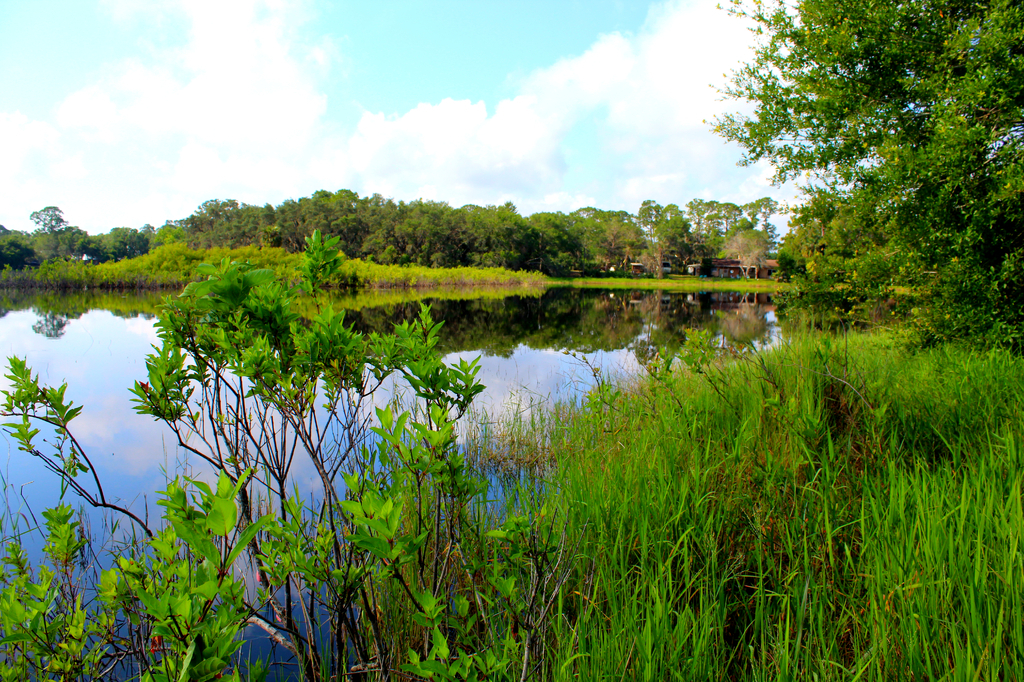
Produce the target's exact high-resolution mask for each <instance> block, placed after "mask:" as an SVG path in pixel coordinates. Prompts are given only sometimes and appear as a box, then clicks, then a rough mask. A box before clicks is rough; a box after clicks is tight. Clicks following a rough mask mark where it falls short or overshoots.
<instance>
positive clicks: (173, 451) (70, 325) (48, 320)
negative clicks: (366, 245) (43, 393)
mask: <svg viewBox="0 0 1024 682" xmlns="http://www.w3.org/2000/svg"><path fill="white" fill-rule="evenodd" d="M412 298H413V296H405V297H403V296H401V295H388V296H386V297H382V296H381V295H380V294H368V295H363V296H350V297H346V298H343V299H339V300H338V301H337V302H336V305H337V306H338V307H343V308H346V309H347V314H346V315H347V316H346V320H347V321H348V322H349V323H351V324H352V325H354V326H355V328H356V329H358V330H361V331H365V332H370V331H378V332H387V331H390V329H391V326H392V325H393V324H395V323H398V322H401V321H402V320H405V319H410V318H412V317H414V316H415V315H416V314H417V313H418V312H419V306H420V302H419V301H414V300H412ZM160 301H161V297H160V296H157V295H137V296H125V295H120V294H118V295H105V294H92V295H75V296H53V295H37V296H28V295H24V294H13V293H7V294H6V295H5V296H2V297H0V355H2V358H0V361H2V362H3V364H4V368H5V371H4V372H3V374H6V373H7V371H6V366H7V361H6V358H8V357H10V356H12V355H16V356H19V357H22V358H27V360H28V363H29V366H30V367H31V368H32V369H33V371H34V372H35V373H38V375H39V376H40V379H41V381H42V382H43V383H44V384H47V385H59V384H60V383H62V382H65V381H66V382H67V384H68V389H67V397H68V398H70V400H71V401H73V402H74V403H75V404H76V405H82V406H84V409H83V411H82V414H81V415H80V416H79V417H78V418H77V419H76V420H75V422H74V426H75V433H76V436H77V437H78V438H79V440H80V441H81V442H82V444H83V446H84V447H85V448H86V449H87V452H88V454H89V455H90V457H91V458H92V461H93V462H94V464H95V465H96V469H97V474H98V475H99V477H100V479H101V480H102V481H104V482H105V485H106V493H107V495H108V497H114V498H118V499H120V500H122V501H125V502H130V503H131V505H132V506H133V507H136V508H141V507H143V506H144V505H147V504H148V506H149V509H150V510H151V511H152V510H153V509H154V507H153V501H154V500H153V494H154V491H156V490H160V489H162V488H164V486H165V483H166V480H167V477H168V476H170V477H173V476H174V475H175V474H176V473H178V472H180V471H182V470H183V467H185V466H187V465H188V463H187V462H185V461H184V460H183V457H182V455H181V453H179V452H178V450H177V448H176V446H175V442H174V439H173V436H172V435H171V433H170V432H169V430H168V429H167V428H166V427H164V426H163V425H162V424H160V423H157V422H155V421H153V420H152V419H151V418H149V417H145V416H141V415H138V414H136V413H135V412H134V410H133V409H132V403H131V401H130V395H129V393H128V387H130V386H132V385H134V383H135V381H137V380H145V379H146V365H145V358H146V355H147V354H148V353H150V352H151V351H152V345H153V344H158V343H159V339H158V338H157V334H156V329H155V322H156V315H157V313H158V309H159V305H160ZM425 302H426V303H429V304H430V305H431V306H432V312H433V315H434V317H435V319H437V320H443V321H444V327H443V329H442V332H441V338H442V341H441V352H442V353H444V354H445V355H446V359H447V360H448V361H454V360H457V359H458V358H465V359H467V360H469V359H472V358H475V357H478V356H479V357H480V358H481V362H480V365H481V370H480V374H479V379H480V380H481V381H482V383H483V384H484V385H485V386H486V390H485V392H484V393H483V394H482V395H481V396H480V397H479V398H478V399H477V401H476V403H475V407H476V408H477V410H478V411H479V410H482V411H485V412H486V413H487V414H488V417H489V418H491V419H494V418H500V417H501V416H502V414H504V413H506V412H507V411H508V410H513V409H515V410H522V409H538V406H543V404H544V403H546V402H549V401H553V400H567V399H573V398H574V397H576V396H578V395H579V394H580V393H581V392H584V391H586V390H588V389H589V388H590V387H591V385H592V381H593V377H592V373H591V372H590V370H589V369H587V368H586V367H585V366H584V365H583V364H582V363H581V362H580V361H579V360H577V359H574V358H573V357H572V356H570V355H567V354H566V352H567V351H570V352H575V353H576V354H577V355H579V356H582V357H584V358H586V359H587V362H588V363H589V364H591V365H593V366H596V367H600V368H602V370H603V371H604V372H605V373H606V374H609V375H615V374H620V375H628V374H630V373H632V372H636V371H637V370H638V369H639V367H640V363H642V362H644V361H646V360H648V359H650V358H651V357H652V356H653V354H654V353H656V352H658V350H659V349H669V350H672V349H674V348H675V347H678V345H679V344H680V343H681V341H682V339H683V338H684V337H685V334H686V332H687V331H688V330H692V329H695V328H706V329H711V330H713V331H714V333H716V334H717V335H719V337H720V338H721V340H722V341H723V342H729V343H742V344H753V345H755V346H763V345H766V344H770V343H771V342H772V341H773V340H774V339H775V338H776V337H777V335H778V325H777V323H776V319H775V313H774V311H775V307H774V304H773V302H772V298H771V296H770V295H768V294H756V295H755V294H742V293H729V292H716V293H673V292H662V291H650V290H648V291H645V290H634V291H630V290H593V289H572V288H552V289H547V290H543V291H542V290H538V291H537V292H536V293H535V294H533V295H516V296H503V295H502V294H501V292H494V291H486V292H480V291H476V292H473V291H469V292H451V291H438V292H436V296H435V297H433V298H427V299H425ZM9 384H10V381H9V380H8V379H6V378H4V379H0V388H3V389H6V388H7V387H8V386H9ZM3 439H4V440H3V441H2V442H0V475H2V478H3V481H2V482H0V483H2V486H3V489H4V491H5V495H4V498H2V499H0V504H6V505H8V509H7V511H8V513H15V514H18V513H23V514H26V515H28V514H29V511H30V510H31V511H34V512H35V513H36V514H38V512H39V511H40V510H42V509H44V508H46V507H47V506H49V505H52V504H54V503H55V502H56V501H57V497H58V495H59V485H58V481H57V480H56V478H55V477H54V476H53V474H50V473H48V472H47V471H45V470H44V469H43V467H42V466H41V464H40V463H39V462H38V461H37V460H35V459H34V458H32V457H31V456H30V455H28V454H26V453H23V452H20V451H19V450H18V449H17V447H16V446H15V445H14V444H13V442H12V441H11V440H10V439H9V438H8V437H7V436H6V434H4V436H3ZM71 502H72V504H76V505H77V504H78V502H77V500H72V501H71Z"/></svg>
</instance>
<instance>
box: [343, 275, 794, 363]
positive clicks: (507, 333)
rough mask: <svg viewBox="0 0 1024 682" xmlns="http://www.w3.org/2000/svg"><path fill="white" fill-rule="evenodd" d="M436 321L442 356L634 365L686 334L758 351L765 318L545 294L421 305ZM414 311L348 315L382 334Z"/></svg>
mask: <svg viewBox="0 0 1024 682" xmlns="http://www.w3.org/2000/svg"><path fill="white" fill-rule="evenodd" d="M428 302H429V303H431V305H432V310H433V315H434V317H435V319H439V320H444V323H445V324H444V329H443V333H442V335H441V336H442V342H441V343H442V345H443V348H442V350H443V351H445V352H453V351H460V350H481V351H484V352H486V353H488V354H490V355H496V356H501V357H509V356H511V354H512V353H513V352H514V351H515V349H516V348H517V347H519V346H520V345H524V346H527V347H529V348H533V349H537V350H548V349H554V350H562V349H572V350H576V351H580V352H584V353H593V352H597V351H614V350H622V349H627V348H628V349H631V350H633V351H634V352H635V353H636V354H637V357H638V359H641V360H646V359H650V357H653V354H654V353H655V352H658V351H659V350H667V351H669V352H674V351H675V350H677V349H678V348H679V345H680V344H681V343H682V342H683V340H684V339H685V337H686V332H687V331H688V330H691V329H711V330H712V331H713V332H714V333H715V334H718V335H721V336H722V337H723V338H724V339H725V340H726V341H727V342H729V343H731V344H750V343H765V342H767V341H768V340H769V339H770V335H771V331H772V325H771V324H770V323H769V319H768V313H769V312H771V311H773V310H774V309H775V308H774V305H772V302H771V298H770V296H769V295H766V294H756V295H755V294H747V295H743V294H733V293H728V292H715V293H704V294H681V293H666V292H657V291H633V292H630V291H595V290H585V289H567V288H560V289H551V290H549V291H547V292H545V293H544V295H543V296H541V297H539V298H537V297H530V298H522V297H515V296H512V297H508V298H505V299H500V300H475V301H428ZM418 310H419V303H410V304H401V305H394V306H387V307H381V308H372V309H363V310H360V311H350V312H349V313H348V319H349V320H350V321H352V322H353V323H354V324H355V326H356V328H357V329H360V330H361V331H364V332H370V331H377V332H384V331H387V330H389V329H390V328H391V325H392V324H395V323H397V322H400V321H401V320H403V319H409V318H410V317H411V316H413V315H415V314H416V313H417V312H418Z"/></svg>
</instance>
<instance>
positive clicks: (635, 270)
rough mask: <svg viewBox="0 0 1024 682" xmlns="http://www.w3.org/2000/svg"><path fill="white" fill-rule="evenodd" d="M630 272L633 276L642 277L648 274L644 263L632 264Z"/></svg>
mask: <svg viewBox="0 0 1024 682" xmlns="http://www.w3.org/2000/svg"><path fill="white" fill-rule="evenodd" d="M629 272H630V274H632V275H642V274H644V273H645V272H647V268H645V267H644V264H643V263H630V264H629Z"/></svg>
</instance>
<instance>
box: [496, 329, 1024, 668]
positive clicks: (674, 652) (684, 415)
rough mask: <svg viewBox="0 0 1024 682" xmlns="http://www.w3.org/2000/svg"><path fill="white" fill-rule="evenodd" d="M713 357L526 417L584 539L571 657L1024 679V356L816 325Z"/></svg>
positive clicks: (572, 598) (561, 502)
mask: <svg viewBox="0 0 1024 682" xmlns="http://www.w3.org/2000/svg"><path fill="white" fill-rule="evenodd" d="M705 369H706V372H705V373H704V374H700V375H698V374H693V373H683V372H677V373H673V374H670V375H666V376H665V377H663V378H662V379H659V380H652V379H641V380H638V381H637V382H636V383H634V384H632V385H629V386H621V387H618V388H619V390H618V391H617V392H616V391H608V390H603V391H601V392H600V393H598V392H595V393H594V394H592V395H591V396H589V397H588V399H587V400H584V401H582V402H581V403H579V404H577V405H570V406H566V405H563V406H560V407H559V408H558V412H557V414H556V415H554V416H549V417H547V418H545V417H544V416H536V415H534V416H533V417H532V422H531V423H529V424H520V425H519V426H514V425H508V426H506V428H505V431H504V432H506V433H513V434H515V439H516V441H515V443H516V444H515V447H516V448H518V451H519V452H520V453H521V454H520V456H521V457H522V458H524V459H530V458H531V457H533V459H534V460H536V458H538V457H548V458H550V459H551V460H552V462H553V463H555V464H556V465H557V467H556V470H557V474H556V475H555V477H554V479H553V480H552V481H551V482H550V483H549V485H548V487H547V491H548V495H549V496H550V500H549V504H552V505H557V506H558V507H559V508H562V509H566V510H568V513H569V514H570V516H571V520H570V525H569V529H568V531H567V532H568V534H569V535H570V536H572V537H578V538H580V541H579V542H580V545H579V550H578V552H579V557H578V561H577V568H576V571H575V573H574V575H573V577H572V579H571V580H570V581H569V582H568V583H567V584H566V586H565V588H564V589H563V591H562V594H561V596H560V602H559V606H560V612H559V615H558V618H557V619H556V620H557V624H556V627H555V628H554V630H553V632H552V635H551V642H550V644H549V651H550V652H551V653H550V670H551V673H552V675H551V676H552V677H553V678H555V679H565V680H569V679H580V680H599V679H600V680H605V679H607V680H622V679H631V680H671V679H723V680H796V679H800V680H812V679H817V680H851V679H862V680H892V679H915V680H925V679H928V680H938V679H949V680H960V679H963V680H968V679H970V680H975V679H1005V680H1010V679H1024V554H1022V550H1024V547H1022V542H1021V540H1022V533H1024V511H1022V490H1024V488H1022V486H1024V467H1022V464H1024V457H1022V450H1021V441H1022V437H1024V417H1022V415H1024V360H1022V359H1021V358H1017V357H1012V356H1010V355H1006V354H1002V353H990V354H987V355H973V354H970V353H968V352H966V351H961V350H958V349H955V348H943V349H937V350H932V351H927V352H919V353H910V352H907V351H903V350H900V349H899V348H897V347H895V346H894V345H892V344H891V343H890V342H889V341H888V340H887V338H886V337H884V336H851V337H850V338H849V339H834V338H826V337H813V338H802V339H798V340H795V341H793V342H791V343H789V344H786V345H784V346H782V347H780V348H778V349H776V350H773V351H771V352H768V353H765V354H763V355H761V356H759V357H746V358H742V359H739V360H735V359H734V360H732V361H730V362H729V363H728V364H725V365H720V366H711V367H706V368H705ZM490 435H491V436H492V442H491V443H490V447H492V448H494V449H495V450H497V451H499V452H501V453H506V454H507V453H508V452H509V451H510V449H509V444H508V443H507V442H505V443H502V442H501V439H500V438H498V437H497V436H496V435H495V432H494V431H493V430H492V431H491V433H490ZM499 435H500V434H499ZM524 439H526V440H527V441H528V443H527V445H526V446H524V444H523V442H524ZM531 444H532V445H531Z"/></svg>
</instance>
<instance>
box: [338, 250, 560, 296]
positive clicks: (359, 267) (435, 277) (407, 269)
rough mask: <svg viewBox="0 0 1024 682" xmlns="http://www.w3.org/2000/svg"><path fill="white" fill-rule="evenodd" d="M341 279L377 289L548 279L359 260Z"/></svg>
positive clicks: (512, 283) (521, 283)
mask: <svg viewBox="0 0 1024 682" xmlns="http://www.w3.org/2000/svg"><path fill="white" fill-rule="evenodd" d="M341 271H342V277H343V278H345V279H347V280H348V281H350V282H353V283H355V284H356V285H357V286H362V287H368V288H374V289H394V288H417V287H436V286H448V287H465V286H538V285H543V284H546V283H547V282H548V278H547V277H545V276H544V275H542V274H540V273H537V272H516V271H513V270H506V269H505V268H428V267H423V266H420V265H380V264H377V263H371V262H366V261H363V260H360V259H358V258H355V259H352V260H349V261H346V262H345V263H344V264H343V265H342V268H341Z"/></svg>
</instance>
